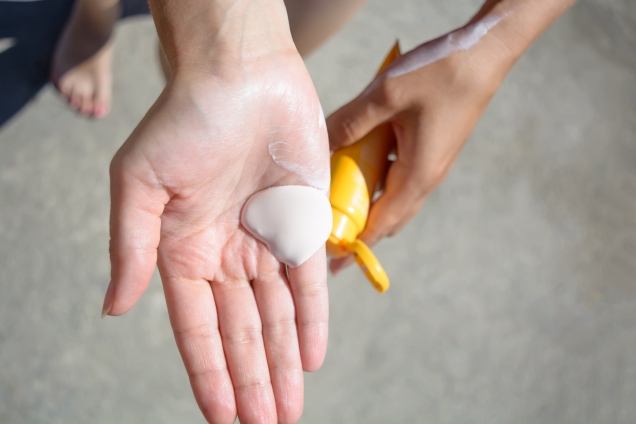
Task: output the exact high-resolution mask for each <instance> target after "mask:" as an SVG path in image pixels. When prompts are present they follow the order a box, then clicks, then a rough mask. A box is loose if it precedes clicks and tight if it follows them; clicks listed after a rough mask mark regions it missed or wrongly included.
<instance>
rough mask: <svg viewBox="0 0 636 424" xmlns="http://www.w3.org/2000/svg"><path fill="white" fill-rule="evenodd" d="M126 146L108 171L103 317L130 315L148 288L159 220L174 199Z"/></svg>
mask: <svg viewBox="0 0 636 424" xmlns="http://www.w3.org/2000/svg"><path fill="white" fill-rule="evenodd" d="M125 146H126V145H124V147H123V148H122V149H120V151H119V152H118V153H117V155H115V158H114V159H113V161H112V163H111V167H110V197H111V205H110V263H111V286H110V287H109V290H108V292H107V293H108V295H107V296H106V299H105V300H104V309H103V315H105V314H108V315H121V314H124V313H126V312H127V311H128V310H129V309H130V308H132V307H133V305H134V304H135V303H136V302H137V300H139V298H140V297H141V295H142V294H143V292H144V291H145V290H146V287H148V283H149V282H150V277H151V276H152V273H153V271H154V269H155V264H156V263H157V246H158V245H159V233H160V229H161V218H160V217H161V214H162V213H163V209H164V206H165V204H166V203H168V201H169V200H170V196H169V194H168V193H167V192H166V191H165V189H164V188H163V187H162V185H161V184H160V182H159V181H158V180H157V178H156V176H155V175H154V172H153V171H152V168H151V167H150V166H149V165H148V164H147V163H145V162H143V163H141V162H140V161H139V160H136V159H135V156H134V154H133V153H132V152H124V150H123V149H124V148H125ZM126 155H127V156H126ZM131 157H132V159H131Z"/></svg>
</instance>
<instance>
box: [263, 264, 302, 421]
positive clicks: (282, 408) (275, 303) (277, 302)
mask: <svg viewBox="0 0 636 424" xmlns="http://www.w3.org/2000/svg"><path fill="white" fill-rule="evenodd" d="M286 280H287V276H286V275H285V267H284V265H283V266H281V268H280V271H279V272H278V273H273V274H271V275H265V276H259V278H257V279H256V280H254V281H253V282H252V287H253V288H254V295H255V296H256V303H257V304H258V311H259V313H260V316H261V322H262V323H263V340H264V341H265V353H266V354H267V362H268V364H269V375H270V378H271V381H272V388H273V390H274V398H275V399H276V413H277V416H278V422H279V423H295V422H297V421H298V420H299V419H300V416H301V415H302V413H303V368H302V363H301V361H300V349H299V347H298V333H297V330H296V320H295V318H296V317H295V314H294V300H293V298H292V294H291V290H290V288H289V285H288V284H287V281H286Z"/></svg>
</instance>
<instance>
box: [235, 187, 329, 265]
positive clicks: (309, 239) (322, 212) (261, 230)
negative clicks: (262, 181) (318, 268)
mask: <svg viewBox="0 0 636 424" xmlns="http://www.w3.org/2000/svg"><path fill="white" fill-rule="evenodd" d="M241 223H242V224H243V226H244V227H245V228H246V229H247V231H249V232H250V234H252V235H253V236H254V237H256V238H257V239H258V240H260V241H262V242H263V243H265V244H266V245H267V247H268V248H269V250H270V251H271V252H272V254H273V255H274V257H276V259H278V260H279V261H280V262H282V263H284V264H286V265H289V266H290V267H292V268H295V267H297V266H299V265H301V264H302V263H303V262H305V261H306V260H307V259H309V258H310V257H311V256H312V255H313V254H314V253H316V251H318V249H319V248H320V246H322V245H323V244H325V241H327V238H328V237H329V234H330V233H331V225H332V214H331V205H330V204H329V199H328V198H327V196H326V195H325V193H324V192H323V191H321V190H318V189H315V188H313V187H306V186H280V187H272V188H268V189H265V190H262V191H259V192H258V193H256V194H254V195H253V196H252V197H250V198H249V199H248V200H247V202H246V203H245V206H244V207H243V212H242V214H241Z"/></svg>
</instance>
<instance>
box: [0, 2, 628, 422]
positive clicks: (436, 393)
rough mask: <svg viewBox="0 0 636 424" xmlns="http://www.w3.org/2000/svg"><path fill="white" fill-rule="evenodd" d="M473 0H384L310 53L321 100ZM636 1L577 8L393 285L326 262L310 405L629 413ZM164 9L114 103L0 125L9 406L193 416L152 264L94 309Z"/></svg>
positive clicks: (19, 411) (358, 418) (526, 62)
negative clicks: (383, 288)
mask: <svg viewBox="0 0 636 424" xmlns="http://www.w3.org/2000/svg"><path fill="white" fill-rule="evenodd" d="M478 4H479V0H454V1H444V2H441V1H438V2H435V1H429V2H424V1H422V0H399V1H397V0H396V1H387V0H372V1H371V3H370V4H369V6H368V7H367V8H366V9H365V10H364V11H363V13H362V14H360V15H359V16H358V17H357V18H356V19H355V20H354V21H353V22H352V23H351V24H350V25H349V26H348V27H347V28H346V29H345V30H343V31H342V32H341V33H340V34H339V35H338V36H336V37H335V38H333V39H332V40H331V41H329V42H328V43H327V44H326V45H325V46H324V47H323V48H322V49H321V50H320V51H318V52H317V53H316V54H315V55H313V56H312V57H311V58H309V60H308V61H307V64H308V67H309V70H310V72H311V74H312V76H313V77H314V79H315V82H316V86H317V88H318V92H319V94H320V97H321V99H322V101H323V105H324V108H325V110H326V111H332V110H334V109H335V108H336V107H337V106H339V105H340V104H342V103H344V102H345V101H347V100H348V99H349V98H351V97H352V96H354V95H355V94H356V93H357V92H358V91H360V90H361V89H362V88H363V86H364V85H365V84H366V82H367V81H368V80H369V78H370V76H371V74H372V73H373V72H374V70H375V68H376V66H377V63H378V62H379V60H380V59H381V58H382V56H383V55H384V53H385V52H386V51H387V49H388V48H389V47H390V45H391V43H392V42H393V40H394V39H395V37H396V36H397V37H399V38H400V40H401V41H402V44H403V46H404V47H405V48H407V49H409V48H411V47H413V46H415V45H416V44H418V43H419V42H421V41H422V40H424V39H427V38H430V37H433V36H436V35H439V34H441V33H443V32H446V31H447V30H449V29H451V28H453V27H454V26H457V25H459V24H460V23H462V22H463V21H464V20H466V19H467V18H468V17H469V16H470V14H471V13H472V12H473V11H474V10H476V8H477V6H478ZM635 12H636V7H634V4H633V3H632V2H631V0H615V1H613V2H607V3H605V2H602V1H596V2H594V1H587V2H583V3H581V4H579V5H578V6H577V7H576V8H575V9H573V10H572V11H571V12H570V13H568V14H567V15H566V16H565V17H564V18H563V19H562V20H560V21H559V22H558V23H557V24H556V25H554V26H553V27H552V28H551V29H550V30H549V31H548V32H547V33H545V34H544V35H543V36H542V37H541V38H540V39H539V40H538V41H537V43H536V44H535V45H534V46H533V47H532V48H531V49H530V51H529V52H528V53H527V55H526V56H524V57H523V58H522V59H521V60H520V62H519V63H518V65H517V66H516V67H515V68H514V70H513V71H512V73H511V74H510V76H509V77H508V78H507V80H506V81H505V83H504V85H503V86H502V87H501V89H500V91H499V92H498V94H497V95H496V97H495V99H494V100H493V102H492V104H491V106H490V108H489V109H488V111H487V112H486V114H485V116H484V118H483V119H482V121H481V122H480V124H479V125H478V127H477V129H476V130H475V132H474V134H473V136H472V138H471V141H470V142H469V143H468V145H467V147H466V149H465V150H464V152H463V154H462V155H461V157H460V158H459V160H458V162H457V164H456V166H455V168H454V169H453V171H452V173H451V175H450V176H449V178H448V179H447V181H446V182H445V183H444V184H443V185H442V186H441V188H440V189H439V190H437V191H436V192H435V193H434V194H433V195H432V196H431V198H430V200H429V201H428V202H427V203H426V205H425V208H424V209H423V210H422V212H421V213H420V214H419V216H418V217H417V218H416V219H415V220H414V221H413V222H412V224H410V225H409V226H408V227H407V228H406V229H405V230H404V231H403V232H402V234H401V235H399V236H398V237H395V238H393V239H391V240H388V241H386V242H384V243H382V244H381V245H380V246H378V248H377V249H376V252H377V255H378V256H379V257H380V258H381V260H382V262H383V263H384V265H385V267H386V269H387V271H388V273H389V274H390V275H391V277H392V282H393V286H392V288H391V290H390V291H389V292H388V293H387V294H385V295H383V296H380V295H378V294H377V293H375V292H374V290H372V288H371V287H370V286H369V285H368V284H367V283H366V282H365V280H364V278H363V277H362V276H361V274H360V273H359V272H358V271H357V270H350V271H347V272H345V273H344V274H343V275H341V276H339V277H338V278H336V279H331V280H330V296H331V338H330V345H329V352H328V355H327V360H326V362H325V365H324V367H323V368H322V369H321V370H320V371H319V372H317V373H315V374H312V375H308V376H307V380H306V406H305V414H304V417H303V422H304V423H402V422H418V423H420V422H421V423H428V422H430V423H516V424H518V423H631V422H634V421H636V402H635V401H634V400H635V399H636V135H635V134H636V24H635V22H636V13H635ZM153 31H154V30H153V27H152V24H151V22H150V21H149V20H148V19H140V20H136V21H132V22H128V23H127V24H125V25H123V26H122V27H121V28H120V31H119V33H118V35H117V43H116V55H115V68H116V69H115V70H116V72H115V90H114V98H115V104H114V108H113V112H112V114H111V115H110V116H109V117H108V118H107V119H106V120H104V121H101V122H91V121H88V120H85V119H82V118H79V117H77V116H75V115H74V114H73V113H71V112H70V111H69V110H68V109H67V108H66V106H65V105H64V103H63V102H62V101H61V100H60V99H59V98H58V97H57V96H56V95H55V93H54V91H53V90H52V89H51V88H47V89H46V90H44V91H43V92H42V93H41V95H40V96H39V97H38V98H37V99H36V100H35V101H34V102H33V103H32V105H30V106H29V107H28V108H27V109H26V110H24V111H23V112H22V113H21V114H20V115H19V116H17V117H16V118H15V119H13V120H12V121H11V122H10V123H9V124H8V125H6V126H5V127H4V128H2V130H1V131H0V423H89V422H90V423H115V422H117V423H122V422H123V423H200V422H203V419H202V417H201V415H200V413H199V411H198V409H197V407H196V404H195V402H194V400H193V398H192V395H191V392H190V388H189V385H188V381H187V378H186V375H185V373H184V371H183V369H182V364H181V360H180V358H179V355H178V353H177V350H176V348H175V345H174V341H173V339H172V333H171V330H170V327H169V323H168V317H167V313H166V308H165V303H164V299H163V293H162V289H161V285H160V282H159V280H158V278H157V277H156V276H155V278H154V280H153V282H152V284H151V286H150V288H149V290H148V292H147V293H146V295H145V296H144V297H143V299H142V300H141V301H140V303H139V304H138V305H137V306H136V307H135V308H134V310H133V311H132V312H130V313H129V314H127V315H126V316H124V317H121V318H107V319H105V320H103V321H101V320H100V319H99V313H100V310H101V302H102V298H103V295H104V291H105V289H106V285H107V283H108V274H109V263H108V254H107V245H108V205H109V196H108V172H107V169H108V164H109V161H110V158H111V157H112V155H113V154H114V152H115V151H116V150H117V148H118V146H119V145H120V144H121V143H122V142H123V141H124V140H125V138H126V137H127V135H128V134H129V133H130V131H131V130H132V129H133V128H134V126H135V124H136V123H137V122H138V121H139V120H140V118H141V117H142V116H143V114H144V111H145V110H146V109H147V108H148V107H149V106H150V105H151V104H152V102H153V100H154V99H155V98H156V96H157V95H158V93H159V92H160V90H161V88H162V83H161V78H160V74H159V71H158V68H157V66H156V57H155V44H154V43H155V39H154V37H155V36H154V33H153Z"/></svg>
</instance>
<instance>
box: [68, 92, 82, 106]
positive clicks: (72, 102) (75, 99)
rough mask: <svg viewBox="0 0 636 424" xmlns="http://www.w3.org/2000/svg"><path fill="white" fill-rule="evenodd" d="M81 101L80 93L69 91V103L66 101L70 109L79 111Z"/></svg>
mask: <svg viewBox="0 0 636 424" xmlns="http://www.w3.org/2000/svg"><path fill="white" fill-rule="evenodd" d="M81 99H82V97H81V95H80V93H79V92H78V91H77V90H75V89H71V92H70V94H69V101H68V104H69V106H71V109H73V110H79V107H80V104H81Z"/></svg>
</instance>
